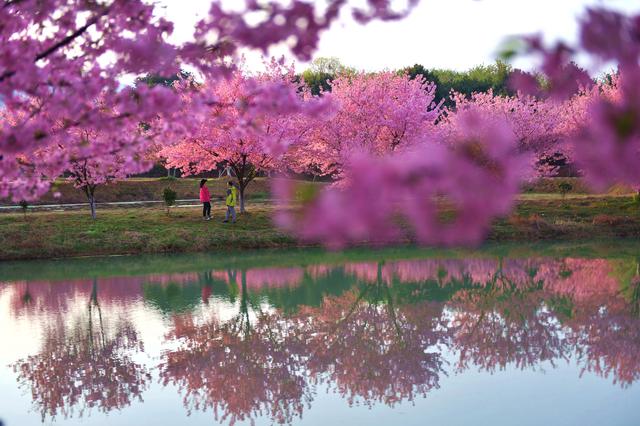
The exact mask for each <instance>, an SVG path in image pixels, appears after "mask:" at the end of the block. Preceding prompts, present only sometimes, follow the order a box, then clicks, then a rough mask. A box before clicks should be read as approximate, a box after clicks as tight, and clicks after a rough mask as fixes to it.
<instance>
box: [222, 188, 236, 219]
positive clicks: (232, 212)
mask: <svg viewBox="0 0 640 426" xmlns="http://www.w3.org/2000/svg"><path fill="white" fill-rule="evenodd" d="M237 199H238V190H237V188H236V186H235V185H234V184H233V181H229V187H228V188H227V200H226V204H227V214H226V216H225V218H224V220H223V222H224V223H227V222H229V216H231V223H236V200H237Z"/></svg>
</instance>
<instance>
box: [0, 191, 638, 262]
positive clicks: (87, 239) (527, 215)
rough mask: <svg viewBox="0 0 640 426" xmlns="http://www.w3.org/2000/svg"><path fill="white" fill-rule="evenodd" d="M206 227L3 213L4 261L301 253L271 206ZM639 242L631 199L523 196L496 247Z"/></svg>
mask: <svg viewBox="0 0 640 426" xmlns="http://www.w3.org/2000/svg"><path fill="white" fill-rule="evenodd" d="M213 213H214V215H215V218H214V220H212V221H210V222H204V221H202V219H201V217H200V210H199V209H198V208H176V209H173V211H172V213H171V215H170V216H168V215H167V214H166V213H165V211H164V209H161V208H135V209H117V210H103V211H100V212H99V213H98V220H96V221H92V220H91V218H90V217H89V215H88V213H87V212H85V211H67V212H40V213H29V214H27V216H26V218H25V217H23V215H22V214H14V213H10V214H2V215H0V241H2V244H1V245H0V259H2V260H8V259H33V258H55V257H76V256H93V255H111V254H133V253H177V252H202V251H213V252H216V253H225V252H228V251H229V250H233V249H254V248H269V247H272V248H273V247H294V246H296V245H297V243H296V241H295V240H294V239H293V238H291V237H289V236H287V235H285V234H283V233H282V232H280V231H278V230H277V229H275V228H274V226H273V225H272V222H271V214H272V207H270V206H262V207H256V206H251V205H249V212H248V213H247V214H245V215H243V216H241V217H240V219H239V221H238V223H237V224H235V225H230V224H223V223H221V222H220V219H221V218H222V214H223V210H222V208H221V207H220V205H219V204H215V205H214V212H213ZM639 236H640V207H639V206H638V205H637V203H636V202H634V200H633V199H632V198H631V197H624V196H616V197H602V196H599V197H588V196H585V197H576V198H568V199H566V200H563V199H562V198H561V197H560V196H556V197H549V196H545V197H532V196H528V197H524V198H523V199H522V200H521V201H520V202H519V204H518V207H517V209H516V210H515V212H514V213H513V214H512V215H511V216H509V217H507V218H503V219H500V220H497V221H496V222H495V223H494V225H493V227H492V230H491V232H490V234H489V237H488V240H489V241H494V242H496V241H497V242H506V241H511V242H525V243H527V244H528V243H530V242H532V241H564V240H567V241H579V240H586V239H610V238H618V237H626V238H637V237H639Z"/></svg>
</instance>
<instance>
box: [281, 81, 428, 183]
mask: <svg viewBox="0 0 640 426" xmlns="http://www.w3.org/2000/svg"><path fill="white" fill-rule="evenodd" d="M330 86H331V89H330V93H331V98H332V100H333V102H335V103H336V107H335V108H336V112H335V114H333V115H331V116H329V117H328V118H327V119H326V120H317V122H316V123H314V125H313V126H312V128H311V129H310V131H309V132H307V133H306V134H305V135H304V137H303V138H301V140H300V143H299V144H298V145H297V146H296V145H295V144H294V146H293V147H292V151H293V152H292V154H291V159H290V164H291V166H292V167H293V168H294V169H297V170H298V171H311V172H316V173H319V174H321V175H332V176H333V177H334V178H342V177H344V171H345V168H346V167H348V163H349V161H350V158H352V156H353V155H354V154H363V153H364V154H369V155H371V156H374V157H381V156H384V155H386V154H391V153H394V152H402V151H406V150H407V149H409V148H411V147H414V146H416V145H418V144H419V143H420V142H421V141H422V140H423V139H424V134H425V133H426V132H429V131H430V130H431V129H432V128H433V126H434V124H435V121H436V119H437V118H438V116H439V114H440V105H437V104H435V103H434V99H435V89H436V88H435V86H434V85H433V84H432V83H427V82H426V81H425V80H423V79H421V78H416V79H410V78H409V77H408V76H406V75H398V74H396V73H392V72H382V73H375V74H365V73H357V74H352V73H349V74H343V75H341V76H339V77H338V78H336V79H334V80H333V81H332V82H331V83H330ZM326 95H327V93H325V96H326Z"/></svg>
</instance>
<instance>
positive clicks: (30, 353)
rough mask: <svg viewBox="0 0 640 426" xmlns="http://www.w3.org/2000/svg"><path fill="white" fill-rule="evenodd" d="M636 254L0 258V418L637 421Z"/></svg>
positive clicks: (26, 421)
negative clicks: (3, 260)
mask: <svg viewBox="0 0 640 426" xmlns="http://www.w3.org/2000/svg"><path fill="white" fill-rule="evenodd" d="M639 261H640V245H634V244H632V243H616V242H613V243H607V244H599V245H598V244H588V245H574V246H571V245H565V246H544V247H531V248H522V247H517V246H511V247H502V246H501V247H490V248H487V249H484V250H481V251H473V252H472V251H433V250H417V249H395V250H382V251H351V252H347V253H341V254H338V253H330V254H325V253H322V252H320V251H318V250H309V251H305V250H297V251H286V252H279V251H269V252H264V253H239V254H228V253H219V254H212V255H182V256H151V257H140V258H135V257H127V258H102V259H83V260H74V261H50V262H27V263H3V264H0V342H2V350H1V351H0V395H2V397H1V398H0V419H1V420H2V421H3V422H4V424H5V426H13V425H19V426H25V425H39V424H42V423H43V422H44V423H45V424H60V425H75V424H91V425H134V424H156V425H211V424H223V425H231V424H236V425H244V424H256V425H270V424H280V423H284V424H296V425H297V424H300V425H327V424H351V425H361V424H362V425H365V424H366V425H392V424H394V425H424V424H434V425H541V424H549V425H581V426H582V425H638V424H640V411H639V410H638V403H640V386H639V385H638V380H639V379H640V263H639Z"/></svg>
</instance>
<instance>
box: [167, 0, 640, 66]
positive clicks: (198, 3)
mask: <svg viewBox="0 0 640 426" xmlns="http://www.w3.org/2000/svg"><path fill="white" fill-rule="evenodd" d="M158 3H160V4H161V5H164V6H166V16H167V17H168V18H169V19H171V20H172V21H174V23H175V26H176V30H175V34H174V36H175V39H176V40H177V41H183V40H187V39H189V38H190V36H191V34H192V32H193V25H194V22H195V21H196V16H203V15H205V14H206V12H207V9H208V5H209V4H211V0H158ZM598 4H601V5H602V4H603V5H607V6H610V7H613V8H616V9H621V10H624V11H627V12H640V0H421V3H420V4H419V6H418V7H417V8H416V9H415V10H414V11H413V13H412V14H411V15H410V16H409V17H408V18H406V19H404V20H402V21H398V22H391V23H388V22H375V23H372V24H369V25H367V26H362V25H358V24H356V23H353V22H351V21H350V20H349V19H348V18H346V17H345V18H343V19H342V21H341V22H339V23H337V24H334V26H333V27H332V28H331V30H329V31H328V32H325V33H324V34H323V35H322V37H321V42H320V47H319V49H318V50H317V52H316V54H315V57H318V56H335V57H337V58H339V59H340V60H341V62H342V63H344V64H346V65H349V66H353V67H355V68H357V69H364V70H368V71H373V70H381V69H385V68H388V69H396V68H401V67H404V66H409V65H413V64H415V63H419V64H422V65H424V66H425V67H427V68H452V69H458V70H465V69H468V68H470V67H473V66H475V65H479V64H491V63H493V62H494V60H495V57H496V50H497V48H498V46H499V45H500V43H501V42H502V41H503V40H504V39H505V37H508V36H510V35H523V34H532V33H540V32H542V33H543V34H544V35H545V37H546V39H547V40H558V39H562V40H566V41H569V42H571V41H573V40H575V39H576V37H577V25H576V18H577V17H578V16H580V15H581V14H582V13H583V12H584V10H585V8H586V7H587V6H592V5H598ZM285 51H286V49H284V48H282V47H280V48H276V49H274V50H273V51H272V52H270V54H271V55H275V56H280V55H282V54H283V52H285ZM260 56H261V54H258V53H249V54H248V60H247V62H248V65H249V66H250V67H256V66H258V65H259V64H260V62H261V60H260ZM515 65H516V66H519V67H523V68H530V66H531V63H530V62H528V61H522V60H521V61H520V62H516V63H515ZM304 67H305V64H298V66H297V68H299V69H303V68H304Z"/></svg>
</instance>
